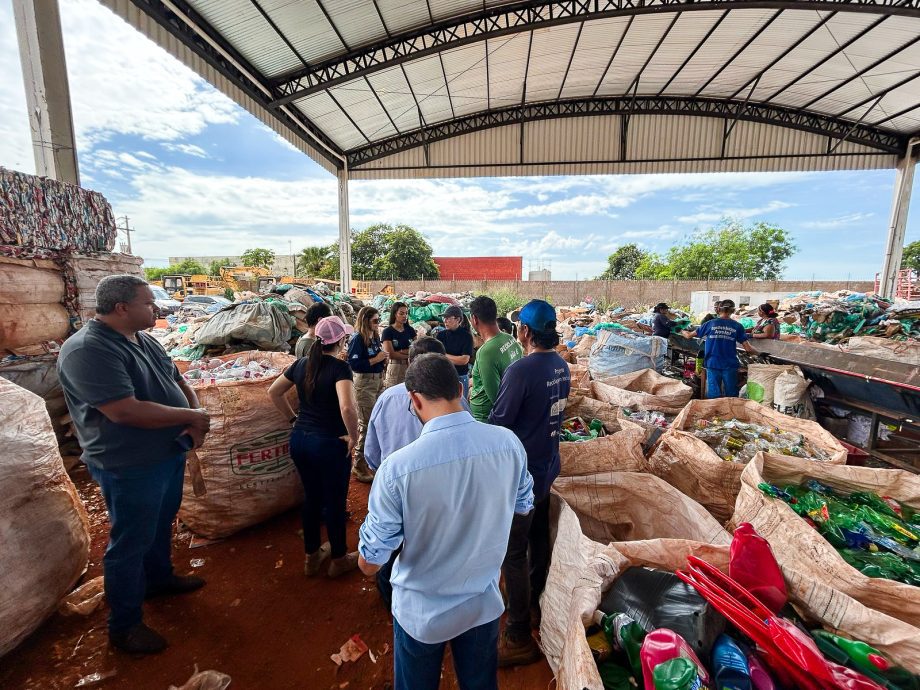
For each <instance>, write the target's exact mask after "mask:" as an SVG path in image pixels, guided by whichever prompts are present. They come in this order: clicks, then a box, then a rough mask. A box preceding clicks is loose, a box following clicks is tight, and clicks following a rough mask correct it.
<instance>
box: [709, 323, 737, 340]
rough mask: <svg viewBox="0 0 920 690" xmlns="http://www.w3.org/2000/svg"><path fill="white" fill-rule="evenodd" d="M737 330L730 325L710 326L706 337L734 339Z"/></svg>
mask: <svg viewBox="0 0 920 690" xmlns="http://www.w3.org/2000/svg"><path fill="white" fill-rule="evenodd" d="M736 333H737V331H736V330H735V329H734V328H733V327H731V326H710V328H709V333H708V334H707V337H709V338H718V339H721V340H735V335H736Z"/></svg>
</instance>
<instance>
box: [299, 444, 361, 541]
mask: <svg viewBox="0 0 920 690" xmlns="http://www.w3.org/2000/svg"><path fill="white" fill-rule="evenodd" d="M291 458H292V459H293V460H294V465H295V466H296V467H297V474H299V475H300V481H301V483H302V484H303V492H304V502H303V509H302V511H301V519H302V521H303V547H304V551H306V552H307V553H313V552H315V551H316V550H317V549H319V547H320V546H321V545H322V534H321V531H320V529H321V527H320V525H321V522H322V520H323V516H324V515H325V519H326V533H327V534H328V535H329V543H330V545H331V546H332V557H333V558H341V557H342V556H344V555H345V554H346V553H347V549H346V546H345V505H346V501H347V499H348V481H349V479H350V478H351V459H350V458H349V457H348V444H347V443H345V441H343V440H342V439H340V438H338V437H336V436H325V435H322V434H308V433H307V432H305V431H299V430H296V429H295V430H294V431H292V432H291ZM324 509H325V510H324Z"/></svg>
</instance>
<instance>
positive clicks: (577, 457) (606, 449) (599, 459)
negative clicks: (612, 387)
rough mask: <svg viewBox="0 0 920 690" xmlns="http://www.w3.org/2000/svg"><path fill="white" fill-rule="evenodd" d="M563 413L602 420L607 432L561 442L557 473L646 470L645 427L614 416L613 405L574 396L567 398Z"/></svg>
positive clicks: (574, 475)
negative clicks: (588, 439) (558, 470)
mask: <svg viewBox="0 0 920 690" xmlns="http://www.w3.org/2000/svg"><path fill="white" fill-rule="evenodd" d="M563 414H564V416H565V418H569V417H581V418H583V419H597V420H599V421H600V422H602V423H603V425H604V429H605V433H606V435H605V436H603V437H601V438H596V439H594V440H591V441H580V442H567V441H563V442H562V443H560V444H559V459H560V465H561V468H560V472H559V476H560V477H576V476H580V475H586V474H596V473H598V472H611V471H615V472H644V471H645V470H646V464H645V455H644V454H643V452H642V443H643V441H644V440H645V431H644V430H643V429H642V428H640V427H639V426H638V425H636V424H633V423H632V422H630V421H628V420H620V419H617V417H616V410H615V408H614V407H613V406H612V405H609V404H607V403H602V402H600V401H598V400H594V399H592V398H585V397H583V396H575V397H572V398H569V404H568V405H567V406H566V408H565V412H564V413H563Z"/></svg>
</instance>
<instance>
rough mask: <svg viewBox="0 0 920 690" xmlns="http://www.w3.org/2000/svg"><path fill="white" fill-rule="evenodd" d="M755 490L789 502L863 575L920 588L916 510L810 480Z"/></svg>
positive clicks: (870, 494)
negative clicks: (842, 490)
mask: <svg viewBox="0 0 920 690" xmlns="http://www.w3.org/2000/svg"><path fill="white" fill-rule="evenodd" d="M758 488H760V490H761V491H763V492H764V493H765V494H766V495H768V496H770V497H772V498H779V499H782V500H783V501H785V502H786V503H788V504H789V506H790V507H791V508H792V510H793V511H795V513H796V514H797V515H798V516H799V517H802V518H804V519H805V520H808V521H809V522H810V524H812V525H813V526H814V527H815V528H816V529H817V530H818V532H819V533H820V534H821V535H822V536H823V537H824V538H825V539H826V540H827V541H828V542H829V543H830V544H831V545H832V546H833V547H834V548H835V549H837V552H838V553H839V554H840V556H841V557H842V558H843V560H845V561H846V562H847V563H849V564H850V565H851V566H853V567H854V568H856V569H857V570H858V571H860V572H861V573H862V574H863V575H866V576H867V577H878V578H884V579H886V580H895V581H897V582H903V583H904V584H908V585H913V586H920V511H916V510H914V509H912V508H911V507H910V506H907V505H906V504H902V503H900V502H899V501H896V500H894V499H893V498H888V497H883V496H879V495H878V494H877V493H874V492H872V491H854V492H852V493H849V494H844V493H841V492H838V491H835V490H834V489H832V488H831V487H830V486H827V485H826V484H822V483H821V482H818V481H816V480H814V479H811V480H809V481H807V482H805V483H804V484H803V485H788V486H784V487H782V488H780V487H778V486H775V485H773V484H768V483H765V482H764V483H761V484H759V485H758Z"/></svg>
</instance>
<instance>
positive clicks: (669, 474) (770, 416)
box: [648, 398, 847, 522]
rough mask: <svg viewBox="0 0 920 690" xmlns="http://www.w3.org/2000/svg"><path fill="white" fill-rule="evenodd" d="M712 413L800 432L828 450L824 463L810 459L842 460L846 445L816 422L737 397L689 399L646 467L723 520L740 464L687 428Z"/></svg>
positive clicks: (736, 484) (738, 484) (737, 482)
mask: <svg viewBox="0 0 920 690" xmlns="http://www.w3.org/2000/svg"><path fill="white" fill-rule="evenodd" d="M717 418H718V419H723V420H728V419H738V420H740V421H742V422H753V423H755V424H760V425H763V426H767V427H771V428H773V427H778V428H780V429H782V430H784V431H791V432H796V433H800V434H803V435H804V436H805V437H806V438H807V439H808V440H809V441H810V442H811V443H813V444H814V445H815V446H817V447H818V448H821V449H822V450H824V451H825V452H827V453H829V454H830V456H831V459H830V461H829V463H821V462H814V463H813V464H814V465H826V464H836V465H842V464H844V463H845V462H846V460H847V451H846V449H845V448H844V447H843V446H842V445H840V442H839V441H838V440H837V439H836V438H834V437H833V436H831V434H830V433H829V432H827V431H825V430H824V429H823V428H821V426H819V425H818V424H817V423H816V422H812V421H809V420H806V419H796V418H795V417H787V416H786V415H783V414H780V413H779V412H776V411H775V410H771V409H770V408H768V407H764V406H763V405H760V404H758V403H755V402H753V401H751V400H741V399H740V398H716V399H713V400H691V401H690V402H689V403H688V404H687V406H686V407H685V408H684V409H683V411H682V412H681V413H680V414H679V415H677V418H676V419H675V420H674V423H673V424H671V427H670V428H669V429H668V430H667V431H666V432H665V433H664V434H663V435H662V436H661V439H660V441H659V443H658V446H657V447H656V449H655V452H654V453H653V454H652V455H651V457H649V459H648V465H649V471H650V472H652V473H653V474H655V475H657V476H659V477H661V478H662V479H664V480H665V481H667V482H668V483H669V484H672V485H673V486H675V487H677V488H678V489H680V490H681V491H682V492H683V493H685V494H687V495H688V496H690V497H691V498H693V499H694V500H696V501H699V502H700V503H702V504H703V505H704V506H705V507H706V509H707V510H709V512H710V513H712V514H713V515H714V516H715V517H716V518H718V519H719V520H720V521H722V522H725V521H726V520H728V519H729V518H730V517H731V516H732V512H733V511H734V509H735V498H737V496H738V491H739V490H740V489H741V473H742V472H743V471H744V465H742V464H739V463H734V462H727V461H725V460H723V459H722V458H720V457H719V456H718V455H717V454H716V452H715V451H714V450H713V449H712V448H710V447H709V446H708V445H707V444H706V443H705V442H704V441H703V440H702V439H699V438H697V437H696V436H694V435H693V434H692V433H690V432H691V430H692V429H693V426H694V424H695V423H696V422H697V421H699V420H704V419H705V420H712V419H717Z"/></svg>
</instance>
